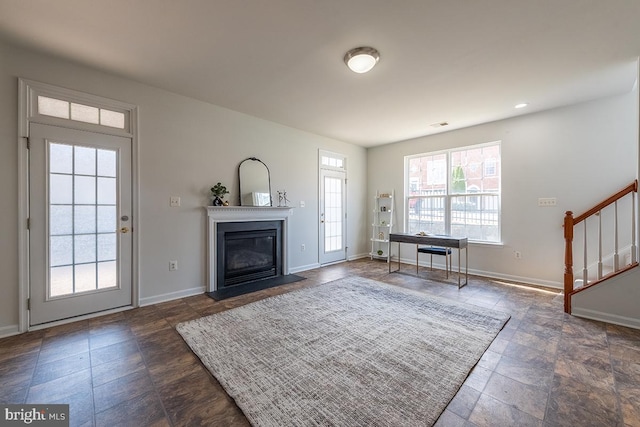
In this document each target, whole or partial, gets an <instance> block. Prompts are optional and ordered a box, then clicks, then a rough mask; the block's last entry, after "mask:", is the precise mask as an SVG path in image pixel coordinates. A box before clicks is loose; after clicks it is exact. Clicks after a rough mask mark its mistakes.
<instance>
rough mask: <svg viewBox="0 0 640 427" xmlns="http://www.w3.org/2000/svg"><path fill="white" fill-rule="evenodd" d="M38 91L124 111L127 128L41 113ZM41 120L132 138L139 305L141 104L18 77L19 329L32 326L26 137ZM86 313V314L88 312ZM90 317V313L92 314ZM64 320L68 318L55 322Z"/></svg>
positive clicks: (134, 273) (135, 298)
mask: <svg viewBox="0 0 640 427" xmlns="http://www.w3.org/2000/svg"><path fill="white" fill-rule="evenodd" d="M38 95H43V96H48V97H51V98H58V99H62V100H64V101H70V102H77V103H80V104H85V105H88V106H93V107H99V108H105V109H108V110H113V111H119V112H123V113H125V129H118V128H113V127H109V126H103V125H96V124H91V123H84V122H79V121H75V120H69V119H61V118H57V117H51V116H45V115H42V114H38V112H37V106H38V103H37V101H38ZM30 123H41V124H49V125H54V126H61V127H66V128H71V129H78V130H86V131H90V132H97V133H104V134H108V135H115V136H124V137H129V138H131V144H132V146H131V156H132V157H131V163H132V164H131V179H132V183H131V185H132V194H131V196H132V206H131V208H132V212H131V216H132V218H131V227H132V228H133V229H134V230H137V232H136V233H134V234H133V235H132V238H133V247H132V254H131V256H132V269H131V281H132V282H131V288H132V305H133V306H134V307H137V306H139V305H140V291H139V283H140V276H139V275H140V269H139V259H140V252H139V251H140V244H139V236H140V221H139V220H138V218H139V216H140V215H139V213H140V207H139V194H140V184H139V183H140V178H139V158H140V155H139V148H138V140H139V136H138V107H137V106H136V105H133V104H127V103H124V102H120V101H116V100H112V99H109V98H105V97H101V96H97V95H91V94H87V93H84V92H79V91H76V90H72V89H66V88H62V87H58V86H53V85H50V84H46V83H40V82H36V81H32V80H26V79H21V78H19V79H18V230H19V232H18V301H19V307H18V325H17V330H16V331H15V332H16V333H21V332H26V331H28V330H29V316H28V309H27V299H28V298H29V230H28V229H27V220H28V216H29V151H28V148H27V141H28V138H29V124H30ZM85 317H86V316H85ZM89 317H91V315H89ZM58 323H65V322H56V324H58Z"/></svg>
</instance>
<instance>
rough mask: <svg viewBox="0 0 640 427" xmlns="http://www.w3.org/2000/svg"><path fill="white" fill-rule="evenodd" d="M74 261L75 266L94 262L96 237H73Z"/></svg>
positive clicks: (85, 235) (89, 235)
mask: <svg viewBox="0 0 640 427" xmlns="http://www.w3.org/2000/svg"><path fill="white" fill-rule="evenodd" d="M73 244H74V261H75V263H76V264H79V263H84V262H92V261H95V260H96V251H97V248H96V235H95V234H81V235H77V236H74V239H73Z"/></svg>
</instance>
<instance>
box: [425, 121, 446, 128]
mask: <svg viewBox="0 0 640 427" xmlns="http://www.w3.org/2000/svg"><path fill="white" fill-rule="evenodd" d="M429 126H431V127H432V128H441V127H444V126H449V123H448V122H438V123H432V124H430V125H429Z"/></svg>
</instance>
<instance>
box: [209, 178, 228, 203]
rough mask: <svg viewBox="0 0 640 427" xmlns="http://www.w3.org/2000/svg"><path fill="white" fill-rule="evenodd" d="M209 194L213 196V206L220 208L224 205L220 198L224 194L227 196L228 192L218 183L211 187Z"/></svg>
mask: <svg viewBox="0 0 640 427" xmlns="http://www.w3.org/2000/svg"><path fill="white" fill-rule="evenodd" d="M211 194H212V195H213V206H222V205H223V204H224V203H223V201H222V198H223V197H224V195H225V194H229V191H227V187H225V186H224V185H222V183H220V182H219V183H217V184H216V185H214V186H213V187H211Z"/></svg>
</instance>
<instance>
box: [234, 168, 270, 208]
mask: <svg viewBox="0 0 640 427" xmlns="http://www.w3.org/2000/svg"><path fill="white" fill-rule="evenodd" d="M249 160H250V161H253V162H260V163H262V165H263V166H264V168H265V169H266V170H267V185H268V186H269V204H268V205H262V206H257V207H265V206H266V207H271V206H273V197H272V196H271V171H270V170H269V167H268V166H267V165H266V164H265V163H264V162H263V161H262V160H260V159H258V158H257V157H247V158H246V159H244V160H243V161H241V162H240V164H239V165H238V189H239V195H238V197H239V198H240V203H239V205H240V206H256V205H247V204H244V203H242V178H241V177H240V175H241V174H240V168H241V167H242V164H243V163H244V162H246V161H249Z"/></svg>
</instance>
